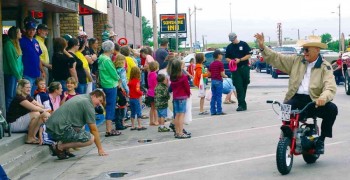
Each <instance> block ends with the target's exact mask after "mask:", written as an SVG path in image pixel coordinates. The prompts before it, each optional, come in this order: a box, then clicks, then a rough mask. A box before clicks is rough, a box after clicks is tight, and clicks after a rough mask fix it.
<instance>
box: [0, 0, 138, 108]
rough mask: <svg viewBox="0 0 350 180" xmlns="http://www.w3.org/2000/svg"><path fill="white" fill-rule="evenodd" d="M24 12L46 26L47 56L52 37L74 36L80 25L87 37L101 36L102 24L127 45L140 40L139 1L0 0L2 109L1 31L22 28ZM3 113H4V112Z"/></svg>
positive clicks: (0, 98)
mask: <svg viewBox="0 0 350 180" xmlns="http://www.w3.org/2000/svg"><path fill="white" fill-rule="evenodd" d="M28 15H31V16H33V17H34V18H36V19H37V20H38V21H39V24H40V23H44V24H47V26H48V27H49V34H48V38H47V39H46V46H47V47H48V50H49V54H50V57H51V55H52V53H53V38H55V37H60V36H63V35H64V34H70V35H72V36H74V37H75V36H77V35H78V32H79V29H80V28H83V29H84V31H86V32H87V34H88V35H89V37H95V38H98V39H101V35H102V31H103V28H104V25H105V24H109V25H111V26H113V27H112V30H113V31H114V32H115V33H116V34H118V38H117V39H119V38H127V40H128V44H133V45H134V47H135V46H136V47H138V46H140V45H141V42H142V25H141V24H142V22H141V1H140V0H30V1H28V0H0V29H1V30H2V33H1V34H0V47H1V48H0V110H1V111H3V112H6V109H5V93H4V74H3V60H2V58H3V49H2V47H3V45H2V39H3V34H7V30H8V29H9V28H10V27H11V26H18V27H20V28H23V27H24V23H23V20H24V18H25V17H27V16H28ZM4 114H6V113H4Z"/></svg>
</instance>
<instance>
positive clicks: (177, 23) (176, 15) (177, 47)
mask: <svg viewBox="0 0 350 180" xmlns="http://www.w3.org/2000/svg"><path fill="white" fill-rule="evenodd" d="M178 27H179V18H178V13H177V0H175V32H176V37H175V38H176V45H175V47H176V53H178V52H179V29H178Z"/></svg>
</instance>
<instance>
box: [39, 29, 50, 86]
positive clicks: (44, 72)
mask: <svg viewBox="0 0 350 180" xmlns="http://www.w3.org/2000/svg"><path fill="white" fill-rule="evenodd" d="M36 31H37V34H36V36H35V39H36V40H37V41H38V42H39V46H40V49H41V51H42V54H41V55H40V63H41V66H40V70H41V76H42V77H43V78H45V82H46V84H47V85H48V83H49V69H51V68H52V65H51V64H50V59H49V51H48V50H47V47H46V45H45V39H46V38H47V35H48V33H49V28H48V27H47V25H46V24H39V25H38V27H37V28H36Z"/></svg>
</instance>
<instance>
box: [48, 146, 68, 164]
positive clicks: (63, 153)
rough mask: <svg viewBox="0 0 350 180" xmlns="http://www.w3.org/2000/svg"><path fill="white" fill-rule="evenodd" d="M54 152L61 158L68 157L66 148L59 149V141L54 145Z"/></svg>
mask: <svg viewBox="0 0 350 180" xmlns="http://www.w3.org/2000/svg"><path fill="white" fill-rule="evenodd" d="M52 150H53V152H54V153H53V154H55V155H56V156H57V157H58V159H59V160H63V159H68V156H67V155H66V153H65V150H59V149H58V143H56V144H53V145H52Z"/></svg>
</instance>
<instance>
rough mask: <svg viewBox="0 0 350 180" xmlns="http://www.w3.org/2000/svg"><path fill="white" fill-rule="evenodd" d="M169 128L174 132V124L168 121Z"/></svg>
mask: <svg viewBox="0 0 350 180" xmlns="http://www.w3.org/2000/svg"><path fill="white" fill-rule="evenodd" d="M169 128H170V129H171V130H173V132H175V124H173V123H170V124H169Z"/></svg>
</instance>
